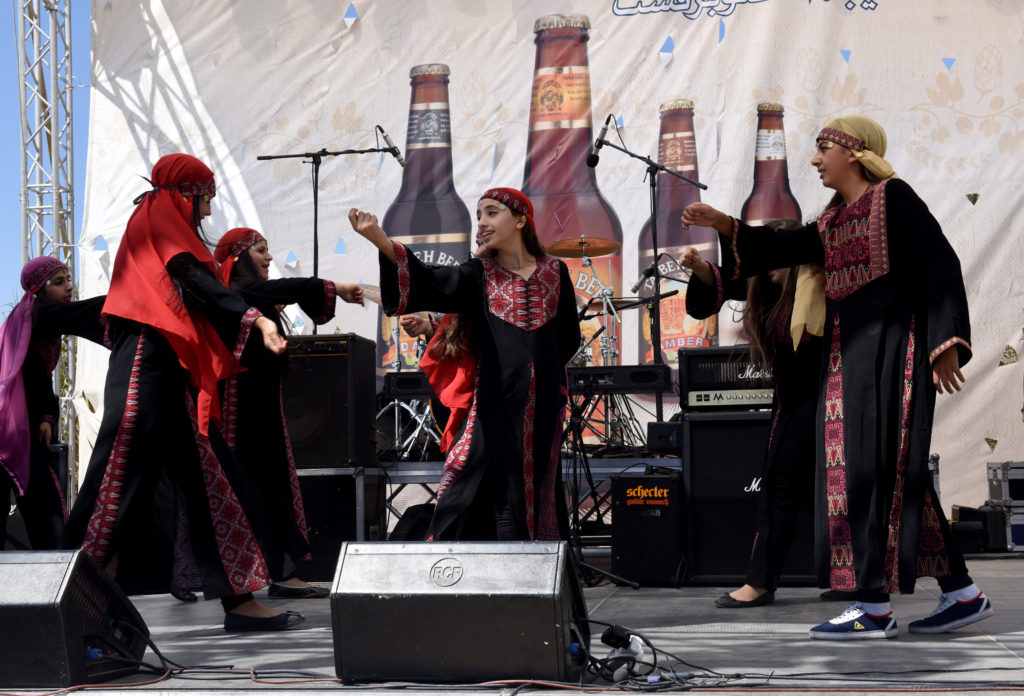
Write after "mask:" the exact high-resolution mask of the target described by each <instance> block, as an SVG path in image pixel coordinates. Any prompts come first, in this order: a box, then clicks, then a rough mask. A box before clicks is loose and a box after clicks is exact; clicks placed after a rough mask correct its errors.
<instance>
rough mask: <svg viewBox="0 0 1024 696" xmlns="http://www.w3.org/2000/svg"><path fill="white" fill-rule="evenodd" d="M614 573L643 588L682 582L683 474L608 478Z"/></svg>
mask: <svg viewBox="0 0 1024 696" xmlns="http://www.w3.org/2000/svg"><path fill="white" fill-rule="evenodd" d="M611 478H612V573H614V574H615V575H618V576H620V577H622V578H625V579H626V580H632V581H633V582H638V583H640V584H641V585H649V586H650V585H669V586H673V587H675V586H678V585H679V584H680V582H681V580H682V560H683V543H682V529H683V487H682V481H681V478H682V474H681V473H678V472H677V473H673V474H649V475H638V474H632V475H629V474H612V477H611Z"/></svg>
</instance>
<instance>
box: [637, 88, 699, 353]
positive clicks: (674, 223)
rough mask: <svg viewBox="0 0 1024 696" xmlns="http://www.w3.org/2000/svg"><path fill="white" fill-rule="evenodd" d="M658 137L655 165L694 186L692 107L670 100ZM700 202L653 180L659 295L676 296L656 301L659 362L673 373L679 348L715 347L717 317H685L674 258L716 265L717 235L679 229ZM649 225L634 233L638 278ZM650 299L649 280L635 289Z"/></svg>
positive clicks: (681, 185)
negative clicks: (691, 253)
mask: <svg viewBox="0 0 1024 696" xmlns="http://www.w3.org/2000/svg"><path fill="white" fill-rule="evenodd" d="M658 111H659V113H660V114H661V131H660V135H659V138H658V162H659V163H660V164H662V165H663V166H665V167H666V168H667V169H670V170H672V171H675V172H679V173H680V174H682V175H683V176H685V177H687V178H689V179H693V180H695V181H700V175H699V172H698V170H697V140H696V136H695V134H694V129H693V102H692V101H690V100H689V99H674V100H672V101H668V102H665V103H664V104H662V105H661V107H660V108H659V109H658ZM699 200H700V190H699V189H698V188H697V187H696V186H694V185H693V184H691V183H689V182H686V181H683V180H682V179H678V178H676V177H674V176H672V175H671V174H666V173H665V172H660V173H659V174H658V221H657V222H658V251H659V256H660V258H659V260H658V271H659V272H660V273H661V275H662V281H661V291H662V292H663V293H664V292H669V291H671V290H678V291H679V294H678V295H674V296H672V297H668V298H666V299H664V300H662V301H661V304H660V307H661V309H660V311H661V345H662V359H663V362H664V363H665V364H667V365H671V366H672V367H673V369H675V368H676V367H677V361H678V358H679V349H680V348H695V347H704V346H714V345H718V317H716V316H712V317H709V318H708V319H703V320H702V319H694V318H693V317H691V316H689V315H688V314H687V313H686V283H685V278H686V276H685V275H684V274H685V273H687V271H686V270H685V269H683V268H682V267H680V265H679V261H678V260H679V258H680V257H682V255H683V252H685V251H686V249H687V247H691V246H692V247H695V248H696V249H697V251H699V252H700V255H701V256H702V257H704V258H705V259H707V260H708V261H711V262H712V263H714V262H716V261H717V260H718V233H716V232H715V231H714V230H713V229H712V228H710V227H696V226H694V227H690V229H688V230H684V229H683V228H682V226H681V225H680V224H679V218H680V217H682V215H683V209H684V208H685V207H686V206H688V205H690V203H695V202H697V201H699ZM652 243H653V239H652V236H651V219H650V218H648V219H647V222H645V223H644V226H643V228H641V230H640V238H639V242H638V244H639V247H638V249H637V266H638V271H637V273H638V275H639V274H642V273H643V272H644V271H646V270H647V268H648V267H649V266H650V265H651V262H652V261H654V248H653V244H652ZM653 294H654V278H648V279H647V280H645V281H644V284H643V285H642V286H641V287H640V297H650V296H651V295H653ZM650 317H651V314H650V311H649V310H648V309H647V308H646V307H645V308H644V309H643V310H642V314H641V317H640V324H639V327H638V331H639V334H640V343H639V345H640V351H639V353H638V356H639V362H640V363H653V362H654V350H653V348H652V346H651V321H650Z"/></svg>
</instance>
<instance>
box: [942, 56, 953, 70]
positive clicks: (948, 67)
mask: <svg viewBox="0 0 1024 696" xmlns="http://www.w3.org/2000/svg"><path fill="white" fill-rule="evenodd" d="M955 62H956V58H943V59H942V63H943V65H945V66H946V70H952V69H953V63H955Z"/></svg>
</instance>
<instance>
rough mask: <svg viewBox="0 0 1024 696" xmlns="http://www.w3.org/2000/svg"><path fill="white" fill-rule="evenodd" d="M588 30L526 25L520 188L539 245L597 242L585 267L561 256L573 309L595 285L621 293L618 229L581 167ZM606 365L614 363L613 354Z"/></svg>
mask: <svg viewBox="0 0 1024 696" xmlns="http://www.w3.org/2000/svg"><path fill="white" fill-rule="evenodd" d="M589 29H590V20H589V19H588V18H587V17H586V16H584V15H548V16H545V17H541V18H540V19H538V20H537V21H536V23H535V24H534V27H533V31H534V32H535V33H536V38H535V40H534V43H536V44H537V56H536V62H535V64H534V72H533V91H532V94H531V98H530V130H529V135H528V136H527V146H526V168H525V173H524V176H523V187H522V188H523V192H524V193H525V194H526V195H528V196H529V197H530V199H531V200H532V201H533V205H534V210H535V215H534V220H535V221H536V223H537V234H538V235H539V237H540V242H541V244H543V245H544V246H545V247H548V246H550V245H551V244H552V243H553V242H556V241H558V240H567V239H576V240H578V239H579V238H580V236H581V235H584V238H585V239H587V240H593V241H594V242H595V243H596V244H597V245H598V246H597V247H588V248H589V249H590V250H593V251H594V253H598V252H602V251H603V252H604V253H602V255H600V256H595V257H593V259H592V264H593V267H592V269H591V268H587V267H584V265H583V262H582V259H580V258H571V257H570V258H564V259H563V260H564V261H565V262H566V265H567V266H568V267H569V273H570V275H571V276H572V280H573V285H574V287H575V289H576V297H577V301H578V302H580V304H581V305H582V304H583V303H584V302H588V301H590V299H592V298H593V297H594V295H595V293H597V292H598V291H599V289H600V288H601V285H602V284H603V285H604V286H608V287H610V288H611V289H612V292H613V293H614V294H615V295H616V296H618V295H622V294H623V293H622V225H621V224H619V218H618V216H616V214H615V211H614V210H612V207H611V206H610V205H609V204H608V201H606V200H605V199H604V197H603V196H602V195H601V193H600V192H599V191H598V189H597V179H596V177H595V174H594V169H593V168H591V167H588V166H587V154H588V153H589V152H590V146H591V144H592V143H593V140H594V133H593V127H592V123H591V113H590V62H589V59H588V57H587V41H588V39H589ZM559 253H560V254H562V255H563V256H565V252H559ZM588 255H589V254H588ZM595 276H596V277H595ZM589 324H591V325H590V326H588V325H584V326H583V327H582V329H583V333H584V335H585V336H589V335H592V334H593V333H594V332H595V331H596V330H597V329H598V324H597V322H596V320H595V321H592V322H589ZM618 350H619V351H620V352H621V347H618ZM593 362H594V364H601V354H600V351H598V350H595V351H594V357H593ZM611 362H615V363H617V362H619V360H618V358H617V356H616V357H614V358H612V360H611Z"/></svg>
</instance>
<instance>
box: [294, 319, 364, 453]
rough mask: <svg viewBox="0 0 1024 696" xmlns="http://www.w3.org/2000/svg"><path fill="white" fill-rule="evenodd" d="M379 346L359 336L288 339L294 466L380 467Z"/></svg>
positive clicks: (340, 335)
mask: <svg viewBox="0 0 1024 696" xmlns="http://www.w3.org/2000/svg"><path fill="white" fill-rule="evenodd" d="M375 350H376V347H375V346H374V343H373V341H370V340H369V339H366V338H362V337H361V336H356V335H355V334H333V335H326V336H289V337H288V351H289V355H290V360H289V364H288V376H287V378H286V379H285V382H284V386H283V396H284V414H285V418H286V420H287V421H288V434H289V436H290V438H291V443H292V453H293V454H294V456H295V466H296V467H299V468H303V467H313V468H316V467H337V466H376V463H377V461H376V446H377V445H376V434H375V431H374V428H373V417H374V407H375V406H376V394H375V391H374V390H375V373H374V369H373V362H374V354H375Z"/></svg>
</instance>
